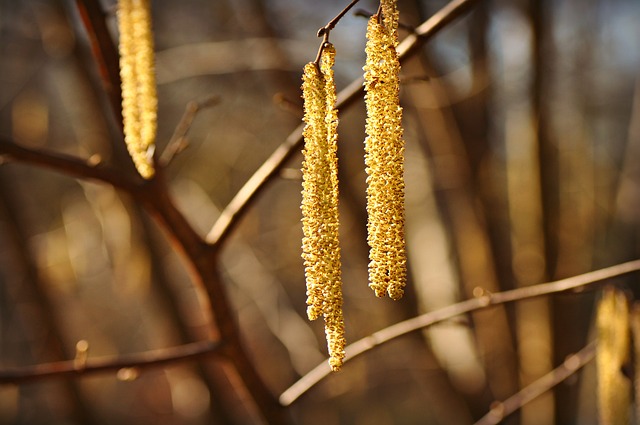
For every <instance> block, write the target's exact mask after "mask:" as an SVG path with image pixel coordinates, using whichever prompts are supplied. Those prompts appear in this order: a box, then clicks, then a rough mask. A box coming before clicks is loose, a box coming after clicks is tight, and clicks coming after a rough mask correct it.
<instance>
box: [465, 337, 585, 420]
mask: <svg viewBox="0 0 640 425" xmlns="http://www.w3.org/2000/svg"><path fill="white" fill-rule="evenodd" d="M595 354H596V344H595V342H590V343H589V344H588V345H587V346H586V347H584V348H583V349H582V350H580V351H578V352H577V353H575V354H571V355H570V356H568V357H567V358H566V360H565V361H564V362H563V363H562V364H561V365H560V366H558V367H557V368H555V369H553V370H552V371H551V372H549V373H547V374H546V375H544V376H543V377H541V378H540V379H537V380H536V381H534V382H532V383H531V384H529V385H527V386H526V387H524V388H523V389H522V390H520V391H518V392H517V393H516V394H514V395H512V396H511V397H509V398H508V399H506V400H504V401H501V402H495V403H493V405H492V407H491V410H490V411H489V413H487V414H486V415H484V416H483V417H482V418H480V420H479V421H478V422H476V423H475V424H474V425H495V424H497V423H500V422H502V420H504V419H505V418H506V417H507V416H509V415H510V414H512V413H514V412H515V411H517V410H518V409H520V408H522V406H524V405H526V404H527V403H529V402H531V401H532V400H534V399H535V398H537V397H539V396H541V395H542V394H544V393H546V392H547V391H549V390H550V389H552V388H553V387H555V386H556V385H558V384H560V383H561V382H563V381H565V380H567V379H568V378H569V377H571V376H573V375H574V374H575V373H577V372H578V371H579V370H580V369H581V368H582V367H584V366H585V365H586V364H588V363H589V362H590V361H591V360H593V358H594V357H595Z"/></svg>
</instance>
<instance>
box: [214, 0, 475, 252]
mask: <svg viewBox="0 0 640 425" xmlns="http://www.w3.org/2000/svg"><path fill="white" fill-rule="evenodd" d="M478 1H479V0H454V1H452V2H450V3H449V4H447V5H446V6H445V7H443V8H442V9H441V10H440V11H439V12H437V13H436V14H435V15H433V16H432V17H430V18H429V19H427V20H426V21H425V22H424V23H422V24H421V25H420V26H419V27H418V28H416V32H415V33H414V34H411V35H409V36H408V37H407V38H405V39H404V40H403V41H402V42H401V43H400V45H399V46H398V54H399V55H400V60H401V61H402V60H403V59H406V58H407V57H409V56H410V55H411V54H412V53H414V52H415V50H416V49H417V48H418V47H419V46H420V45H421V44H422V43H423V42H425V41H427V40H428V39H430V38H431V37H433V36H434V35H435V34H437V33H438V31H440V30H441V29H443V28H444V27H445V26H446V25H447V24H449V23H450V22H452V21H453V20H455V19H457V18H458V17H460V16H461V15H463V14H464V13H465V12H466V11H467V10H468V9H469V7H471V6H472V5H473V4H474V3H476V2H478ZM363 83H364V79H363V78H362V77H361V78H358V79H356V80H354V81H353V82H352V83H351V84H349V86H347V87H346V88H345V89H343V90H342V91H341V92H340V93H338V101H337V103H336V108H338V109H345V108H347V107H349V106H350V105H351V104H353V103H354V102H355V100H357V99H358V98H359V96H360V95H362V93H363V92H364V86H363ZM303 129H304V125H303V124H301V125H299V126H298V127H297V128H296V129H295V130H293V132H292V133H291V134H290V135H289V136H288V137H287V138H286V140H285V141H284V143H283V144H282V145H280V146H279V147H278V148H277V149H276V150H275V152H273V154H271V156H270V157H269V158H268V159H267V160H266V161H265V162H264V163H263V164H262V166H260V168H258V170H257V171H256V172H255V173H254V174H253V176H251V178H249V180H248V181H247V182H246V183H245V185H244V186H243V187H242V188H241V189H240V190H239V191H238V193H237V194H236V196H234V198H233V199H232V200H231V202H229V204H228V205H227V206H226V208H225V209H224V210H223V211H222V213H221V214H220V217H219V218H218V220H217V221H216V222H215V224H214V225H213V227H212V228H211V230H210V231H209V233H208V234H207V237H206V240H207V242H208V243H209V244H212V245H216V246H217V245H221V244H223V243H224V241H225V239H226V238H227V237H228V236H229V234H230V233H231V231H232V230H233V229H234V228H235V226H236V225H237V222H238V221H239V220H240V218H242V216H243V215H244V214H245V213H246V211H247V210H248V208H249V207H250V206H251V204H252V203H253V202H254V201H255V199H256V197H257V196H258V195H259V194H260V193H261V192H262V190H264V188H265V186H266V185H267V183H269V182H270V181H271V180H272V179H273V177H274V176H276V175H277V174H278V172H279V171H280V169H281V168H282V167H283V166H284V164H285V163H286V162H287V160H288V159H289V158H291V157H292V156H293V155H294V154H295V153H296V151H297V150H299V149H300V147H301V146H302V142H303V139H302V130H303Z"/></svg>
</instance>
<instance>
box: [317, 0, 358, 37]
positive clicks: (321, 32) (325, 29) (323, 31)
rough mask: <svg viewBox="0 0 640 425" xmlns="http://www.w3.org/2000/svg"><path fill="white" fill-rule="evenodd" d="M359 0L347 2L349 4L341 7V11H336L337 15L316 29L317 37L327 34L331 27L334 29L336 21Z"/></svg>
mask: <svg viewBox="0 0 640 425" xmlns="http://www.w3.org/2000/svg"><path fill="white" fill-rule="evenodd" d="M359 1H360V0H353V1H352V2H351V3H349V5H348V6H347V7H345V8H344V9H342V12H340V13H338V15H337V16H336V17H335V18H333V19H332V20H330V21H329V22H328V23H327V25H325V26H324V27H322V28H320V29H319V30H318V37H323V36H325V35H327V34H328V33H329V32H331V30H332V29H334V28H335V27H336V25H337V24H338V22H339V21H340V19H342V17H343V16H344V15H346V14H347V12H348V11H349V10H350V9H351V8H352V7H353V6H355V5H356V3H358V2H359Z"/></svg>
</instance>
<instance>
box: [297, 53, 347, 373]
mask: <svg viewBox="0 0 640 425" xmlns="http://www.w3.org/2000/svg"><path fill="white" fill-rule="evenodd" d="M334 61H335V49H334V48H333V46H332V45H331V44H327V45H325V46H324V48H323V51H322V54H321V59H320V68H319V69H318V66H317V65H316V64H315V63H308V64H307V65H306V66H305V67H304V74H303V77H302V80H303V83H302V95H303V99H304V122H305V123H306V126H305V128H304V132H303V135H304V150H303V155H304V159H303V163H302V175H303V182H302V206H301V209H302V229H303V234H304V236H303V239H302V258H303V259H304V266H305V276H306V283H307V305H308V307H307V315H308V316H309V319H310V320H315V319H317V318H318V317H320V315H322V316H324V320H325V333H326V337H327V345H328V349H329V364H330V366H331V369H333V370H334V371H335V370H338V369H340V367H341V366H342V363H343V359H344V347H345V337H344V317H343V313H342V278H341V272H340V246H339V244H338V159H337V155H336V153H337V141H338V133H337V128H338V113H337V110H336V108H335V104H336V88H335V83H334V80H333V70H332V66H333V64H334Z"/></svg>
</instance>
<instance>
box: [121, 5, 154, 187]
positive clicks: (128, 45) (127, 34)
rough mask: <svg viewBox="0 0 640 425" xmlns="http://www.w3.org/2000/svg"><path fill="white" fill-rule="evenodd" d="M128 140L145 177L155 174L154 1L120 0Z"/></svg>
mask: <svg viewBox="0 0 640 425" xmlns="http://www.w3.org/2000/svg"><path fill="white" fill-rule="evenodd" d="M118 29H119V31H120V43H119V49H120V79H121V80H122V117H123V125H124V138H125V143H126V145H127V149H128V151H129V155H131V159H132V160H133V163H134V164H135V166H136V169H137V170H138V172H139V173H140V175H141V176H142V177H144V178H145V179H149V178H151V177H153V175H154V169H153V151H154V148H155V144H154V142H155V137H156V127H157V102H158V96H157V93H156V80H155V70H154V53H153V32H152V30H151V5H150V0H118Z"/></svg>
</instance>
